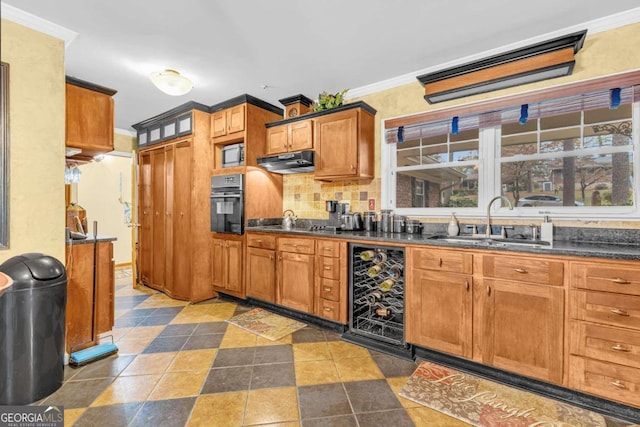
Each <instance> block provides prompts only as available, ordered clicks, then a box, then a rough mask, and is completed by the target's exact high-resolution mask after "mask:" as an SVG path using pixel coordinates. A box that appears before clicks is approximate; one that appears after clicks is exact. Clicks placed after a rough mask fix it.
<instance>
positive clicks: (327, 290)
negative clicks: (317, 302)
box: [323, 288, 331, 292]
mask: <svg viewBox="0 0 640 427" xmlns="http://www.w3.org/2000/svg"><path fill="white" fill-rule="evenodd" d="M323 290H324V291H325V292H331V288H324V289H323Z"/></svg>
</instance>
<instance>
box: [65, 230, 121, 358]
mask: <svg viewBox="0 0 640 427" xmlns="http://www.w3.org/2000/svg"><path fill="white" fill-rule="evenodd" d="M97 265H98V221H93V309H92V310H91V339H92V340H93V341H94V342H95V341H96V336H95V333H96V311H97V310H96V302H97V294H98V286H97V281H98V280H97ZM111 339H112V340H113V336H112V337H111ZM117 352H118V347H116V345H115V344H114V343H101V344H97V345H94V346H93V347H89V348H85V349H84V350H80V351H76V352H74V353H71V356H70V357H69V364H70V365H73V366H83V365H86V364H87V363H91V362H95V361H96V360H100V359H104V358H105V357H107V356H111V355H112V354H115V353H117Z"/></svg>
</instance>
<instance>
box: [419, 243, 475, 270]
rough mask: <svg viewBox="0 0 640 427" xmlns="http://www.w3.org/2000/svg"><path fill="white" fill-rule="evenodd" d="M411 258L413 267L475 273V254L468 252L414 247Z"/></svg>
mask: <svg viewBox="0 0 640 427" xmlns="http://www.w3.org/2000/svg"><path fill="white" fill-rule="evenodd" d="M411 260H412V261H413V268H420V269H423V270H438V271H450V272H452V273H464V274H471V273H473V255H471V254H469V253H466V252H454V251H443V250H439V249H414V250H412V256H411Z"/></svg>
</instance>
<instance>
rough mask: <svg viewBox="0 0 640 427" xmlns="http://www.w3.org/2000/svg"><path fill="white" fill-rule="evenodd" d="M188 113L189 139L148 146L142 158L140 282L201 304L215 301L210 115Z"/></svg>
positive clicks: (139, 175) (139, 197) (139, 188)
mask: <svg viewBox="0 0 640 427" xmlns="http://www.w3.org/2000/svg"><path fill="white" fill-rule="evenodd" d="M184 113H185V112H184V111H177V112H175V114H176V115H180V116H183V115H184ZM190 113H191V117H192V119H193V128H192V131H191V133H190V134H189V135H184V136H182V137H177V138H174V139H169V140H166V141H163V142H162V143H161V144H157V145H152V146H148V147H144V148H143V149H141V150H140V151H139V154H138V199H139V203H138V209H139V211H138V219H139V223H140V227H139V229H138V266H139V277H138V279H139V281H140V282H141V283H143V284H145V285H148V286H150V287H152V288H155V289H158V290H161V291H163V292H165V293H167V295H169V296H171V297H174V298H177V299H184V300H190V301H202V300H204V299H207V298H211V297H213V296H214V291H213V288H212V286H211V272H212V270H211V256H210V253H211V245H210V240H209V237H208V236H209V233H210V220H209V194H210V182H211V181H210V180H211V164H210V161H209V159H211V148H210V144H209V127H210V115H209V113H208V112H204V111H200V110H191V111H190ZM150 120H151V119H150ZM163 120H167V118H166V117H163ZM168 120H173V119H171V118H169V119H168ZM136 126H138V127H140V128H144V127H145V126H149V124H148V123H146V124H145V122H143V123H142V124H138V125H136ZM136 126H134V127H136ZM151 126H153V125H151ZM139 132H140V130H139Z"/></svg>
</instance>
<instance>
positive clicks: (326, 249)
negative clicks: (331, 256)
mask: <svg viewBox="0 0 640 427" xmlns="http://www.w3.org/2000/svg"><path fill="white" fill-rule="evenodd" d="M323 249H324V250H325V251H330V250H331V247H327V246H325V247H324V248H323Z"/></svg>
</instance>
